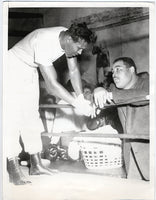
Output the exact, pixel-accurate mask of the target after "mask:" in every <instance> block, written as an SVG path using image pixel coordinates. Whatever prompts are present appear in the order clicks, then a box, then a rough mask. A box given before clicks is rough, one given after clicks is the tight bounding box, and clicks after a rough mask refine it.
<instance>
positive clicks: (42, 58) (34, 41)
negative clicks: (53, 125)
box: [4, 27, 66, 157]
mask: <svg viewBox="0 0 156 200" xmlns="http://www.w3.org/2000/svg"><path fill="white" fill-rule="evenodd" d="M62 30H66V28H64V27H57V28H45V29H38V30H35V31H34V32H32V33H30V34H29V35H27V36H26V37H25V38H24V39H23V40H21V41H20V42H18V43H17V44H16V45H15V46H14V47H13V48H12V49H10V50H9V51H8V65H7V66H6V67H7V70H6V72H7V80H6V81H5V83H6V85H4V88H5V100H6V102H5V105H6V107H5V123H6V122H7V124H8V126H7V128H6V130H5V134H6V145H5V147H4V148H5V150H6V155H7V156H8V157H14V156H17V155H18V154H19V153H20V151H21V147H20V145H19V135H21V136H22V139H23V142H24V146H25V151H28V152H29V153H30V154H33V153H36V152H39V151H41V150H42V143H41V132H42V131H44V128H43V124H42V121H41V119H40V116H39V112H38V109H39V79H38V72H37V67H38V65H37V64H36V63H38V64H42V65H46V66H47V65H48V66H49V65H52V62H53V61H54V60H56V59H57V58H58V57H59V56H61V55H62V54H63V53H64V52H63V50H62V49H61V46H60V44H59V34H60V32H61V31H62Z"/></svg>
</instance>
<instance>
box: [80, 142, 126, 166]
mask: <svg viewBox="0 0 156 200" xmlns="http://www.w3.org/2000/svg"><path fill="white" fill-rule="evenodd" d="M79 145H80V151H81V154H82V159H83V161H84V164H85V166H86V168H88V169H113V168H119V167H122V165H123V160H122V148H121V145H120V144H114V143H107V142H106V143H99V142H81V143H79Z"/></svg>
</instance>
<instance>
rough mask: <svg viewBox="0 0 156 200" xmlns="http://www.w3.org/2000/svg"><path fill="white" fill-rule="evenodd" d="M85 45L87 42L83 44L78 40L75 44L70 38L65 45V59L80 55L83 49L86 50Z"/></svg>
mask: <svg viewBox="0 0 156 200" xmlns="http://www.w3.org/2000/svg"><path fill="white" fill-rule="evenodd" d="M87 45H88V44H87V42H85V40H83V39H80V38H79V40H78V41H77V42H74V41H73V40H72V38H70V40H68V42H67V43H66V45H65V53H66V55H67V57H73V56H77V55H80V54H81V53H82V51H83V49H86V47H87Z"/></svg>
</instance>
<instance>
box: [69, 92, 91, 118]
mask: <svg viewBox="0 0 156 200" xmlns="http://www.w3.org/2000/svg"><path fill="white" fill-rule="evenodd" d="M72 105H73V106H74V107H75V109H76V110H77V111H78V113H80V114H81V115H85V116H88V117H89V116H91V115H92V113H93V106H92V104H91V102H90V101H88V100H86V99H84V96H83V94H80V95H79V96H78V97H77V98H76V99H75V100H74V102H73V103H72Z"/></svg>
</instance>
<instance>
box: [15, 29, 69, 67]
mask: <svg viewBox="0 0 156 200" xmlns="http://www.w3.org/2000/svg"><path fill="white" fill-rule="evenodd" d="M65 30H67V29H66V28H65V27H52V28H41V29H37V30H35V31H33V32H31V33H30V34H28V35H27V36H26V37H24V38H23V39H22V40H20V41H19V42H18V43H17V44H16V45H15V46H14V47H13V48H12V51H14V53H15V54H16V56H17V57H18V58H19V59H21V60H22V61H23V62H25V63H26V64H28V65H29V66H31V67H38V64H41V65H44V66H50V65H52V63H53V62H54V61H55V60H57V59H58V58H59V57H61V56H62V55H63V54H64V53H65V52H64V50H63V49H62V48H61V45H60V42H59V34H60V32H61V31H65Z"/></svg>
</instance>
